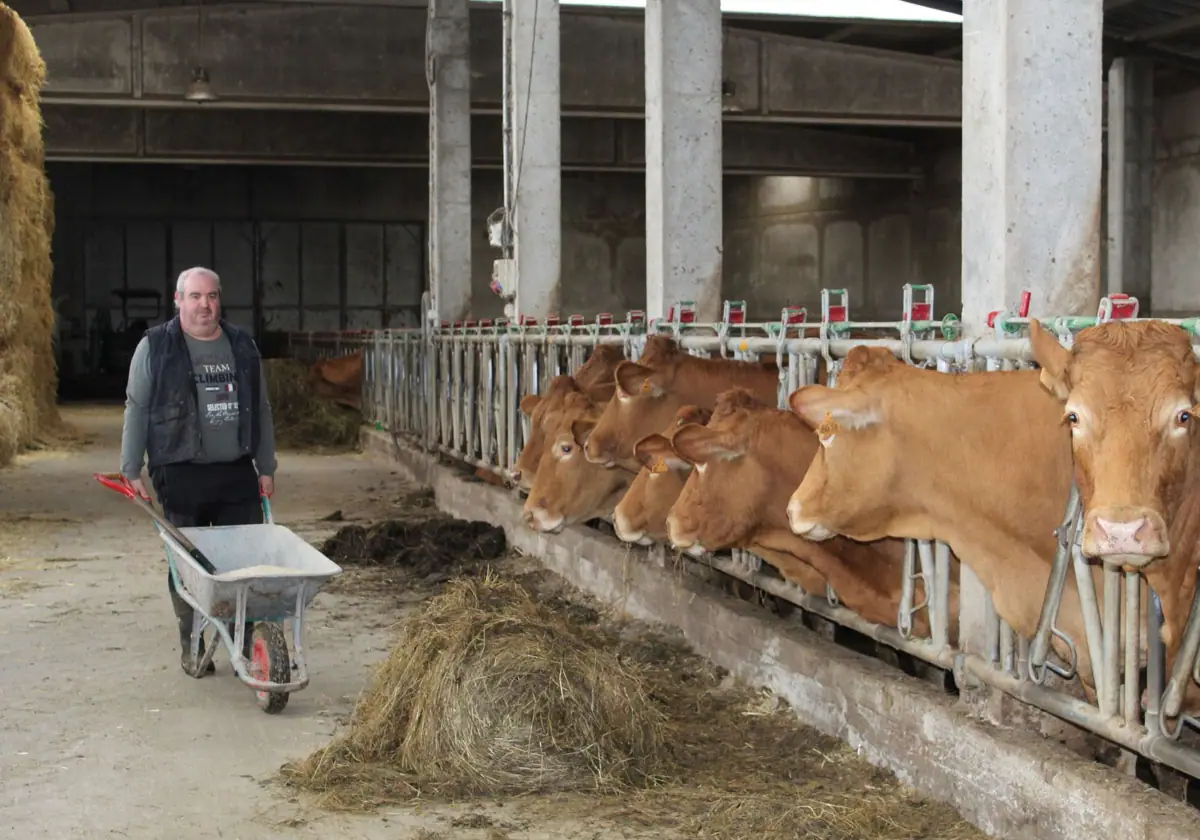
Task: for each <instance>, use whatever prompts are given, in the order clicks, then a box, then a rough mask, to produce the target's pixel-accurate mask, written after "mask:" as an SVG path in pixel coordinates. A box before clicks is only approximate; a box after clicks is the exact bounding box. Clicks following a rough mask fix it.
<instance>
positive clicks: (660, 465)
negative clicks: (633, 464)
mask: <svg viewBox="0 0 1200 840" xmlns="http://www.w3.org/2000/svg"><path fill="white" fill-rule="evenodd" d="M666 471H667V462H666V461H663V460H662V459H659V460H657V461H655V462H654V466H652V467H651V468H650V472H652V473H665V472H666Z"/></svg>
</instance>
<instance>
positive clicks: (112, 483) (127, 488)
mask: <svg viewBox="0 0 1200 840" xmlns="http://www.w3.org/2000/svg"><path fill="white" fill-rule="evenodd" d="M93 478H95V479H96V481H99V482H100V483H101V484H103V485H104V486H105V487H107V488H108V489H110V490H115V491H116V492H118V493H120V494H121V495H122V496H125V497H127V498H129V499H132V500H133V503H134V504H135V505H137V506H138V507H140V508H141V509H142V510H144V511H146V513H148V514H150V516H152V517H153V518H154V521H155V522H157V523H158V524H159V525H161V526H162V528H163V530H164V531H166V532H167V533H168V534H170V535H171V537H172V539H174V540H175V541H176V542H177V543H179V544H180V545H181V546H183V549H184V551H186V552H187V553H188V554H189V555H191V558H192V559H193V560H195V561H196V562H197V563H199V564H200V567H201V568H203V569H204V571H206V572H208V573H209V574H210V575H215V574H216V573H217V567H216V566H214V565H213V564H212V562H211V561H210V560H209V559H208V558H207V557H205V556H204V552H202V551H201V550H200V549H198V548H196V546H194V545H193V544H192V541H191V540H189V539H188V538H187V537H185V536H184V535H183V534H181V533H180V532H179V529H178V528H176V527H175V526H174V525H172V524H171V523H170V522H168V521H167V519H166V517H165V516H163V515H161V514H160V513H159V512H158V511H156V510H155V509H154V507H153V506H152V505H151V504H150V503H149V502H147V501H146V500H145V499H143V498H141V497H140V496H138V494H137V491H136V490H134V489H133V484H131V483H130V481H129V479H128V478H126V477H125V476H124V475H122V474H121V473H94V474H93Z"/></svg>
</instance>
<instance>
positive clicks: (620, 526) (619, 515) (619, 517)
mask: <svg viewBox="0 0 1200 840" xmlns="http://www.w3.org/2000/svg"><path fill="white" fill-rule="evenodd" d="M629 526H630V522H629V517H628V516H626V515H625V512H624V511H623V510H621V508H619V507H618V508H617V509H616V510H614V511H613V530H614V531H616V532H617V537H618V538H619V539H620V540H621V541H622V542H627V543H636V542H638V540H639V539H640V538H641V536H642V532H641V531H635V530H634V529H633V528H630V527H629Z"/></svg>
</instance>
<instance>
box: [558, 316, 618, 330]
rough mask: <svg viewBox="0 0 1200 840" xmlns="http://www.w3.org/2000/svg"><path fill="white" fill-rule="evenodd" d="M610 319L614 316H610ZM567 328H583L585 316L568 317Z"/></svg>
mask: <svg viewBox="0 0 1200 840" xmlns="http://www.w3.org/2000/svg"><path fill="white" fill-rule="evenodd" d="M609 318H610V319H611V318H612V316H611V315H610V316H609ZM567 326H569V327H582V326H583V316H582V315H569V316H567Z"/></svg>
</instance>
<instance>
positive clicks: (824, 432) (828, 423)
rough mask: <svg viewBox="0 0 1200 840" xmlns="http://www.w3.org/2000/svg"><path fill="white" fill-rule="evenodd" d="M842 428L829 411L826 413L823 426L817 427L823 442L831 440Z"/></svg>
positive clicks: (818, 434) (818, 435)
mask: <svg viewBox="0 0 1200 840" xmlns="http://www.w3.org/2000/svg"><path fill="white" fill-rule="evenodd" d="M841 428H842V427H841V426H839V425H838V422H837V421H836V420H834V419H833V415H832V414H830V413H829V412H828V411H826V412H825V419H824V420H822V421H821V425H819V426H817V437H819V438H820V439H821V440H829V439H830V438H831V437H833V436H834V435H836V434H837V433H838V430H840V429H841Z"/></svg>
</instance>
